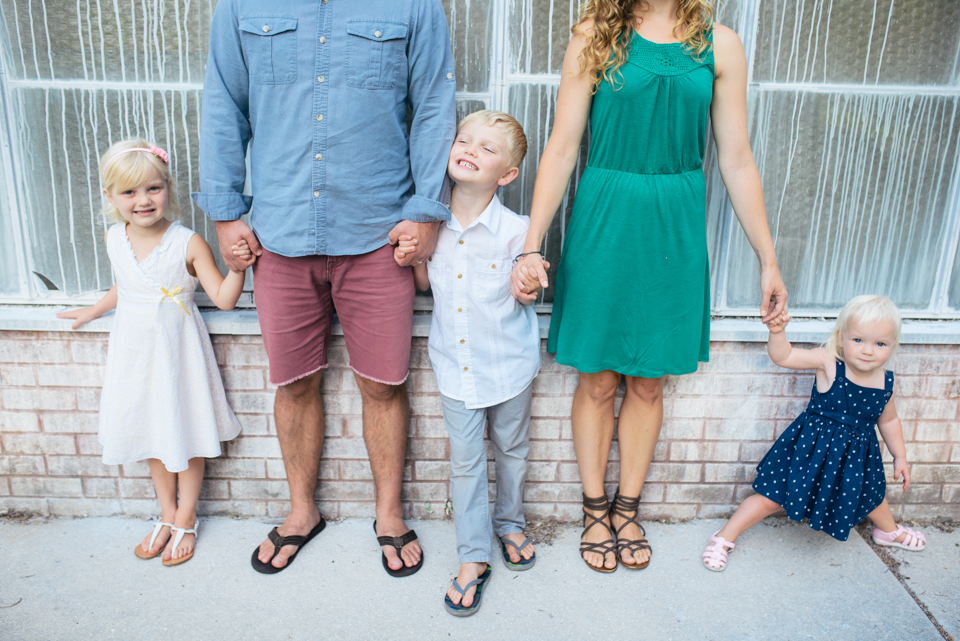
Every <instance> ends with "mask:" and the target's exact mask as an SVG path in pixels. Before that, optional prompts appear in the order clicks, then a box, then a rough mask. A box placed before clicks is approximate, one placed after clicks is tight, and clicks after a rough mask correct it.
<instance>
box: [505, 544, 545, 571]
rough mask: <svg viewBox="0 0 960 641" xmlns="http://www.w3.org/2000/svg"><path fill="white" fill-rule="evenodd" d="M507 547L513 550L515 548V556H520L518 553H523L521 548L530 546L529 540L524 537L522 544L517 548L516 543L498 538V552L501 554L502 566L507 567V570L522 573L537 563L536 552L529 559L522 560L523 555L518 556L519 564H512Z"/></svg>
mask: <svg viewBox="0 0 960 641" xmlns="http://www.w3.org/2000/svg"><path fill="white" fill-rule="evenodd" d="M508 545H509V546H511V547H513V548H516V550H517V554H520V552H521V551H523V548H525V547H527V546H528V545H530V539H529V538H526V537H524V539H523V543H521V544H520V545H519V546H518V545H517V544H516V543H514V542H513V541H511V540H510V539H508V538H505V537H502V536H501V537H500V550H501V551H502V552H503V564H504V565H505V566H507V569H508V570H513V571H514V572H523V571H524V570H529V569H530V568H532V567H533V566H534V565H535V564H536V563H537V553H536V552H534V553H533V556H531V557H530V558H529V559H525V558H523V555H522V554H520V562H519V563H514V562H513V561H511V560H510V553H509V552H507V546H508Z"/></svg>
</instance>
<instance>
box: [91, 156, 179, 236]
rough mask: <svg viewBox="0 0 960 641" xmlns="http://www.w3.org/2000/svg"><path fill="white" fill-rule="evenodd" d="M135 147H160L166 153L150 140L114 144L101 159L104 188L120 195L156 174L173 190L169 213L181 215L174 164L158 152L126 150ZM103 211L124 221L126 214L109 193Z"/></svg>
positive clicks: (101, 175) (116, 219) (170, 196)
mask: <svg viewBox="0 0 960 641" xmlns="http://www.w3.org/2000/svg"><path fill="white" fill-rule="evenodd" d="M134 147H138V148H141V149H148V150H152V149H157V150H158V151H161V152H162V153H164V154H166V152H163V151H162V150H159V149H158V148H157V147H156V145H152V144H150V143H149V142H147V141H146V140H123V141H120V142H118V143H116V144H114V145H113V146H111V147H110V149H107V151H106V152H105V153H104V154H103V156H101V158H100V178H101V180H102V181H103V188H104V189H105V190H106V191H107V192H109V193H111V194H118V193H120V192H123V191H126V190H127V189H132V188H134V187H136V186H137V185H141V184H143V183H145V182H146V181H148V180H150V179H152V178H154V177H155V176H160V177H161V178H163V180H164V181H166V183H167V189H168V190H169V193H168V198H167V212H168V213H170V214H172V215H173V218H174V219H176V218H179V216H180V204H179V203H178V202H177V184H176V183H175V182H174V180H173V175H172V174H171V173H170V165H169V164H167V162H166V161H165V160H164V159H163V158H161V157H160V156H158V155H156V154H154V153H150V152H146V153H144V152H127V153H123V152H124V151H126V150H127V149H133V148H134ZM103 214H104V216H106V218H107V220H108V221H110V222H112V223H122V222H124V220H123V216H121V215H120V212H119V211H118V210H117V208H116V207H114V206H113V205H112V204H111V203H110V201H109V200H108V199H107V197H106V194H104V196H103Z"/></svg>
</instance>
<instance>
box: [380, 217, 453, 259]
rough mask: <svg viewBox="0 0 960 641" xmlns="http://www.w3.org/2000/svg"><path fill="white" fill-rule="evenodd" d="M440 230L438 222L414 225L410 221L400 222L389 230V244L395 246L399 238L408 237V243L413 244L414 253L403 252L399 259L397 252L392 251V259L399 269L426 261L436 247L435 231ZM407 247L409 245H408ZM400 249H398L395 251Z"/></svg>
mask: <svg viewBox="0 0 960 641" xmlns="http://www.w3.org/2000/svg"><path fill="white" fill-rule="evenodd" d="M439 228H440V221H436V222H430V223H415V222H413V221H410V220H401V221H400V222H399V223H397V224H396V225H395V226H394V228H393V229H391V230H390V236H389V238H390V244H391V245H397V244H398V243H399V242H400V237H401V236H406V237H408V239H409V240H408V241H406V242H408V243H413V245H414V246H415V249H414V251H412V252H408V251H404V252H403V257H400V255H399V254H400V252H399V251H394V254H393V257H394V259H395V260H396V261H397V264H398V265H400V266H401V267H407V266H408V265H413V264H417V265H419V264H420V263H422V262H423V261H425V260H426V259H427V256H430V255H431V254H433V250H434V248H435V247H436V246H437V230H438V229H439ZM408 247H409V245H408ZM399 249H400V248H399V247H398V248H397V250H399Z"/></svg>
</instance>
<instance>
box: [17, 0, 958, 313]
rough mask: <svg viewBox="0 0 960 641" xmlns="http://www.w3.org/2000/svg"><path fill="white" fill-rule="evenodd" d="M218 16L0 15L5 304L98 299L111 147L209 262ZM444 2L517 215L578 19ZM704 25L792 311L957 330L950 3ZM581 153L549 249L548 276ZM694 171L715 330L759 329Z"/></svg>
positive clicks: (202, 9)
mask: <svg viewBox="0 0 960 641" xmlns="http://www.w3.org/2000/svg"><path fill="white" fill-rule="evenodd" d="M214 4H215V3H214V2H212V1H210V2H192V1H188V0H166V1H163V0H129V2H122V3H115V4H112V5H111V4H109V3H100V2H95V1H94V0H80V1H79V2H77V3H68V4H63V3H54V2H52V1H51V0H47V1H44V0H0V10H2V14H3V21H4V27H5V29H4V31H3V33H2V38H3V45H4V46H3V60H2V62H3V76H2V78H0V81H2V83H3V86H2V99H3V116H4V120H3V125H4V126H3V127H2V128H0V142H2V144H3V153H2V154H0V251H2V252H3V255H2V257H0V270H2V271H0V301H5V302H13V301H33V302H40V301H41V300H48V301H51V300H52V301H57V300H63V298H64V297H66V296H77V295H82V294H89V295H90V296H91V297H95V295H94V294H90V293H91V292H95V291H97V290H103V289H106V288H107V287H109V286H110V284H111V275H110V268H109V261H108V259H107V256H106V251H105V249H104V246H103V242H102V237H103V230H104V229H105V226H104V223H103V222H102V221H101V220H100V217H99V213H98V211H99V208H100V196H99V182H98V177H97V168H98V166H99V164H98V163H99V157H100V155H102V153H103V151H104V150H105V149H106V148H107V147H108V146H109V145H110V144H112V143H113V142H115V141H116V140H119V139H121V138H124V137H129V136H137V135H139V136H144V137H146V138H150V139H154V140H156V141H157V142H158V143H159V144H161V145H162V146H164V147H165V148H167V149H168V150H169V151H170V156H171V167H172V169H173V170H174V172H175V173H176V175H177V179H178V182H179V184H180V189H181V193H180V205H181V210H182V217H183V221H184V223H185V224H187V225H188V226H191V227H193V228H194V229H195V230H196V231H198V232H200V233H201V234H203V235H204V236H205V237H206V238H207V240H208V241H210V242H211V245H212V246H214V247H216V236H215V232H214V229H213V224H212V223H211V222H210V221H208V220H207V219H206V217H205V216H204V215H203V213H202V212H201V211H199V210H197V209H196V208H195V207H194V205H193V203H192V201H191V200H190V198H189V192H190V191H191V190H195V189H197V185H198V167H197V164H198V163H197V156H198V138H199V132H198V122H199V114H200V107H201V100H202V83H203V68H204V64H205V61H206V48H207V40H208V31H209V25H210V18H211V15H212V13H213V6H214ZM443 5H444V8H445V9H446V11H447V15H448V17H449V19H450V25H451V38H452V42H453V48H454V55H455V58H456V64H457V81H458V87H457V88H458V110H459V115H461V116H462V115H464V114H466V113H469V112H471V111H474V110H476V109H481V108H493V109H502V110H505V111H508V112H510V113H511V114H513V115H515V116H516V117H517V118H518V119H519V120H520V121H521V122H522V123H523V124H524V126H525V129H526V132H527V137H528V140H529V145H530V150H529V153H528V156H527V160H526V161H525V163H524V167H523V168H522V171H521V174H520V176H519V178H518V179H517V180H516V181H514V182H513V183H512V184H511V185H509V186H507V187H506V188H504V190H503V194H502V197H503V200H504V202H505V204H506V205H507V206H509V207H510V208H512V209H514V210H515V211H517V212H519V213H529V207H530V200H531V197H532V194H533V185H534V181H535V177H536V166H537V161H538V159H539V156H540V154H541V153H542V151H543V147H544V145H545V143H546V139H547V137H548V135H549V133H550V129H551V127H552V123H553V116H554V111H555V108H556V92H557V87H558V86H559V82H560V76H559V71H560V65H561V62H562V59H563V54H564V51H565V49H566V45H567V42H568V40H569V37H570V27H571V26H572V25H573V24H574V23H575V22H576V19H577V10H578V5H579V0H443ZM54 8H55V9H56V17H55V18H54V17H53V14H52V12H53V9H54ZM718 20H719V21H720V22H721V23H723V24H725V25H727V26H730V27H731V28H734V29H735V30H736V31H737V32H738V33H739V34H740V36H741V39H742V40H743V42H744V46H745V48H746V51H747V56H748V60H749V62H750V77H749V86H748V109H749V124H750V134H751V142H752V145H753V150H754V155H755V157H756V159H757V163H758V166H759V168H760V174H761V178H762V180H763V186H764V196H765V201H766V208H767V215H768V220H769V224H770V229H771V232H772V233H773V236H774V240H775V243H776V249H777V254H778V257H779V260H780V267H781V271H782V272H783V275H784V278H785V280H786V282H787V287H788V289H789V290H790V294H791V299H790V300H791V310H792V312H793V313H794V314H795V315H804V314H809V315H823V314H830V313H833V312H835V311H836V310H837V309H838V308H839V307H840V306H841V305H842V304H843V303H844V302H845V301H846V300H847V299H849V298H850V297H852V296H854V295H856V294H859V293H866V292H881V293H887V294H889V295H891V296H892V297H893V298H894V300H896V301H897V302H898V303H899V304H900V305H901V307H902V308H903V309H904V311H905V314H906V315H909V316H914V317H920V318H944V317H946V318H960V254H958V251H957V246H958V242H960V190H958V183H960V141H958V138H960V4H958V3H957V2H955V0H914V1H913V2H907V1H906V0H876V2H873V3H866V4H864V3H862V2H858V1H856V0H764V1H763V2H760V1H759V0H729V1H727V2H725V3H723V5H722V7H721V8H720V10H719V12H718ZM919 34H922V37H921V36H920V35H919ZM588 138H589V136H588V135H587V136H585V137H584V142H583V146H582V149H581V154H580V159H579V162H578V171H577V172H576V175H575V176H574V178H573V179H572V180H571V185H570V188H569V190H568V192H567V197H566V198H565V199H564V202H563V205H562V212H561V215H558V216H557V217H556V219H555V220H554V223H553V225H552V227H551V228H550V230H549V232H548V234H547V237H546V239H545V250H546V253H547V258H548V259H549V260H550V261H551V263H552V264H553V269H554V270H555V269H556V265H557V263H558V259H559V255H560V249H561V245H562V240H563V233H564V229H565V225H566V221H567V220H568V219H569V215H570V210H571V207H572V199H573V194H574V193H575V190H576V184H577V176H578V175H579V173H580V171H582V169H583V167H584V166H585V164H586V161H587V151H588V147H589V140H588ZM705 173H706V175H707V187H708V189H707V193H708V196H707V221H706V224H707V229H708V246H709V251H710V257H711V265H712V272H713V297H714V303H713V309H714V313H716V314H722V315H747V314H755V313H756V307H757V287H758V286H757V265H756V259H755V257H754V255H753V252H752V250H751V249H750V247H749V245H748V243H747V242H746V238H745V237H744V235H743V233H742V231H741V230H740V229H739V226H738V225H737V223H736V219H735V216H734V215H733V211H732V209H731V207H730V204H729V200H728V199H727V197H726V194H725V191H724V189H723V185H722V181H721V180H720V176H719V172H718V171H717V168H716V149H715V148H714V147H713V146H712V145H711V146H710V147H709V148H708V152H707V158H706V164H705ZM34 273H39V274H42V275H43V276H44V277H46V278H47V279H48V280H49V281H50V282H51V283H52V284H53V285H54V286H55V287H56V288H57V291H55V292H52V293H51V292H48V290H47V286H46V285H44V284H43V281H41V280H40V278H38V277H37V276H34V275H33V274H34ZM551 296H552V290H549V289H548V290H547V292H546V293H545V295H544V298H543V300H542V302H543V303H544V305H545V307H542V308H541V309H548V308H549V307H548V306H549V303H550V301H551ZM248 304H250V301H248Z"/></svg>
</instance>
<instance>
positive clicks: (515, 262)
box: [513, 251, 543, 267]
mask: <svg viewBox="0 0 960 641" xmlns="http://www.w3.org/2000/svg"><path fill="white" fill-rule="evenodd" d="M531 254H539V255H540V258H541V259H542V258H543V252H540V251H535V252H523V253H522V254H520V255H519V256H517V257H516V258H514V259H513V266H514V267H516V265H517V263H518V262H520V259H521V258H523V257H524V256H530V255H531Z"/></svg>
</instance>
